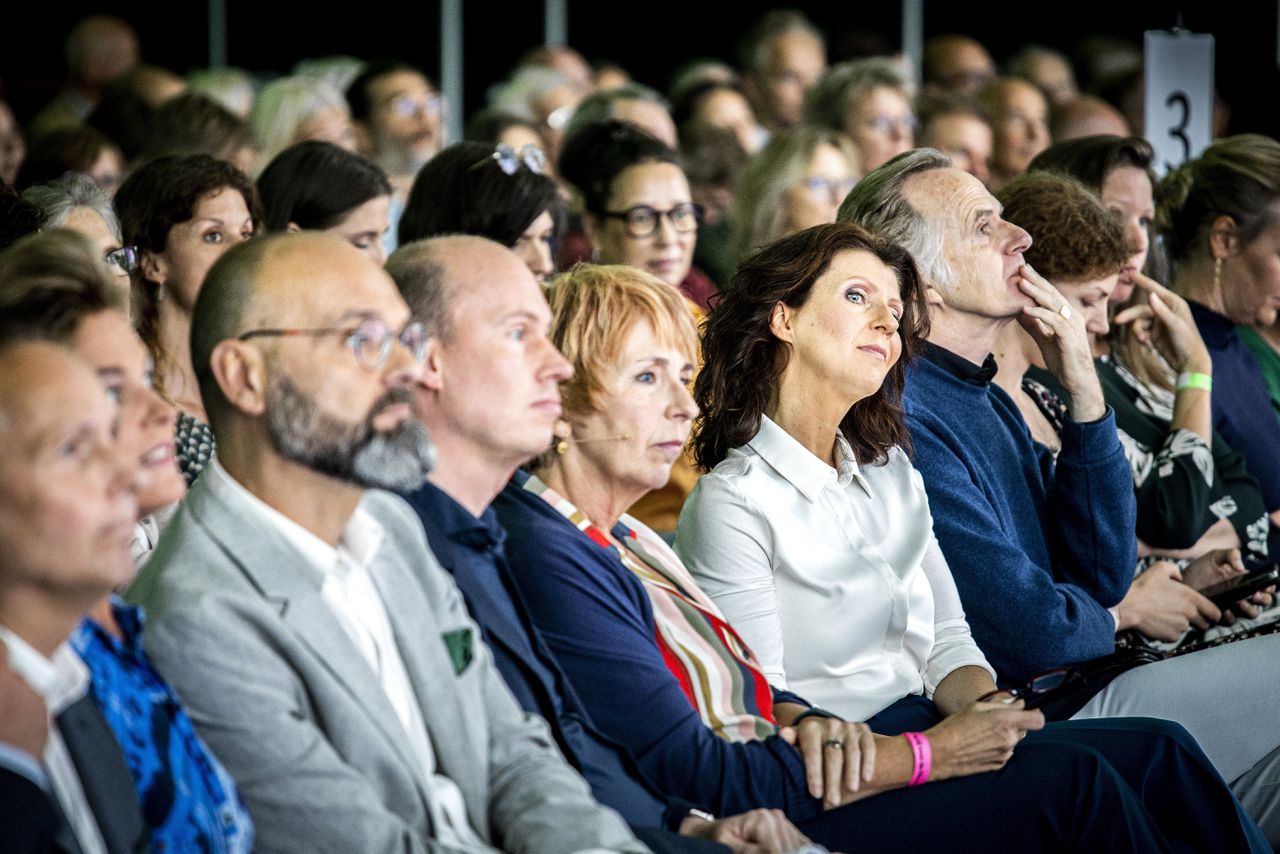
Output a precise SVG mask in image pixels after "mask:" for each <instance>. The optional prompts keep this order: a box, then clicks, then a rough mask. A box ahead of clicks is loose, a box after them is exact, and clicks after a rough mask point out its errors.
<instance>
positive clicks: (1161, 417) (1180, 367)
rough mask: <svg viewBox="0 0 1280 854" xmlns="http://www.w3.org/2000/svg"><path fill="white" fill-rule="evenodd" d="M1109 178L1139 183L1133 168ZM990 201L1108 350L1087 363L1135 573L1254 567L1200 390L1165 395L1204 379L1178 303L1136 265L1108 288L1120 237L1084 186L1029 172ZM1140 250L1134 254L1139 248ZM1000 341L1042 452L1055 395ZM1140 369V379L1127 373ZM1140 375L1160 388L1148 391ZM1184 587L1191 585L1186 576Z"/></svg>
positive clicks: (1236, 491) (1002, 375)
mask: <svg viewBox="0 0 1280 854" xmlns="http://www.w3.org/2000/svg"><path fill="white" fill-rule="evenodd" d="M1092 140H1093V142H1092V143H1091V142H1090V139H1083V140H1072V142H1073V143H1077V144H1079V145H1077V146H1073V148H1075V149H1076V150H1077V151H1084V152H1088V151H1089V150H1090V149H1094V150H1100V152H1102V153H1105V152H1106V151H1107V149H1109V148H1115V149H1117V150H1118V151H1119V152H1121V154H1123V153H1124V152H1125V151H1127V150H1129V151H1132V150H1137V151H1140V150H1141V149H1139V148H1136V147H1135V146H1134V145H1131V144H1129V142H1128V141H1127V140H1123V139H1119V138H1117V139H1115V140H1114V141H1108V140H1107V139H1104V138H1102V137H1094V138H1092ZM1121 144H1123V145H1121ZM1086 145H1087V146H1088V147H1087V148H1086V147H1085V146H1086ZM1143 145H1145V143H1143ZM1069 146H1071V143H1067V144H1065V145H1064V146H1063V148H1064V149H1068V150H1070V149H1069V148H1068V147H1069ZM1055 148H1056V147H1055ZM1050 152H1053V149H1050ZM1099 159H1100V158H1099ZM1067 162H1070V161H1069V160H1068V161H1067ZM1122 162H1123V161H1122ZM1118 168H1119V169H1126V170H1129V171H1130V172H1133V173H1137V175H1138V176H1140V175H1141V173H1140V172H1139V170H1138V169H1137V168H1136V167H1134V166H1121V167H1118ZM1081 171H1083V170H1081ZM1098 171H1101V169H1099V170H1098ZM1111 171H1113V172H1114V171H1116V170H1115V169H1113V170H1111ZM1144 180H1145V178H1144ZM998 195H999V196H1000V199H1001V201H1002V202H1003V203H1004V206H1005V213H1004V215H1005V217H1006V218H1008V219H1009V220H1010V221H1011V222H1016V223H1017V224H1018V225H1020V226H1022V227H1023V228H1025V229H1027V231H1029V232H1030V233H1031V234H1032V235H1033V236H1034V238H1035V243H1033V244H1032V246H1031V248H1030V249H1028V250H1027V252H1026V259H1027V262H1028V263H1029V264H1031V265H1032V266H1034V267H1035V268H1036V269H1037V270H1038V271H1039V272H1040V274H1041V275H1043V276H1045V277H1046V278H1047V279H1049V280H1050V281H1051V282H1053V284H1054V286H1055V287H1056V288H1057V289H1058V291H1060V292H1061V293H1062V295H1063V296H1064V297H1066V300H1067V303H1068V305H1070V307H1071V308H1072V309H1073V310H1074V311H1078V312H1079V313H1080V314H1081V316H1082V317H1084V318H1085V321H1086V323H1085V328H1086V330H1087V331H1088V332H1089V335H1090V337H1091V338H1092V339H1093V340H1094V342H1095V347H1094V353H1095V354H1097V353H1098V352H1099V349H1100V348H1099V347H1098V346H1097V342H1099V341H1108V340H1110V341H1111V342H1112V343H1113V344H1116V343H1117V342H1120V343H1119V346H1113V347H1111V348H1109V352H1106V355H1103V356H1100V357H1099V358H1096V359H1095V360H1094V365H1095V367H1096V369H1097V372H1098V380H1099V381H1100V382H1101V384H1102V391H1103V395H1104V396H1105V398H1106V401H1107V405H1108V406H1110V407H1111V408H1112V410H1114V411H1115V416H1116V429H1117V432H1118V434H1119V436H1120V444H1121V446H1122V447H1123V448H1124V452H1125V456H1126V457H1127V458H1128V460H1129V464H1130V467H1131V469H1132V472H1133V481H1134V492H1135V496H1136V498H1137V501H1138V525H1137V535H1138V539H1139V541H1140V546H1139V553H1140V555H1142V556H1143V561H1144V564H1145V563H1146V562H1149V560H1150V559H1151V557H1153V556H1158V557H1171V558H1178V559H1190V558H1196V557H1199V556H1201V555H1204V554H1208V553H1209V552H1211V551H1213V550H1215V549H1232V548H1241V549H1243V550H1244V551H1245V552H1246V555H1248V556H1251V557H1255V558H1262V557H1265V556H1266V554H1267V551H1268V544H1267V536H1268V520H1267V518H1266V517H1267V513H1266V509H1265V506H1264V503H1263V500H1262V494H1261V492H1260V490H1259V489H1258V484H1257V482H1256V481H1255V480H1254V479H1253V478H1252V477H1250V476H1249V472H1248V470H1247V469H1246V467H1245V464H1244V459H1243V458H1242V457H1241V456H1240V454H1238V453H1237V452H1236V451H1234V450H1233V449H1232V448H1231V447H1230V446H1229V445H1228V444H1227V443H1226V442H1225V441H1224V440H1223V438H1222V437H1221V436H1220V435H1218V434H1217V433H1216V432H1215V431H1214V429H1213V424H1212V418H1211V409H1210V399H1209V393H1208V390H1207V389H1204V388H1195V387H1183V388H1178V389H1175V388H1174V384H1175V380H1176V378H1177V377H1178V375H1179V374H1183V373H1188V372H1190V373H1197V374H1201V375H1203V376H1206V377H1207V376H1212V374H1213V360H1212V359H1211V358H1210V356H1209V352H1208V349H1207V348H1206V346H1205V343H1204V340H1203V339H1202V338H1201V337H1200V334H1199V332H1198V331H1197V330H1196V323H1195V318H1194V317H1193V316H1192V314H1191V308H1190V307H1189V306H1188V304H1187V301H1186V300H1184V299H1183V298H1182V297H1180V296H1178V295H1177V294H1175V293H1173V292H1172V291H1169V290H1168V289H1166V288H1164V287H1161V286H1160V285H1159V284H1158V283H1157V282H1155V281H1154V280H1153V279H1151V278H1149V277H1147V276H1145V275H1143V274H1142V273H1141V272H1139V268H1140V261H1139V260H1138V259H1136V258H1135V257H1133V256H1132V255H1131V257H1130V260H1129V261H1128V262H1126V263H1125V264H1124V266H1123V268H1122V270H1121V272H1120V273H1119V275H1118V279H1117V275H1116V274H1115V266H1116V263H1117V262H1116V259H1117V257H1118V253H1119V251H1121V250H1120V249H1118V248H1117V247H1118V246H1119V244H1120V242H1121V241H1120V238H1121V236H1122V233H1121V232H1120V231H1119V230H1118V226H1117V225H1113V224H1110V223H1107V222H1105V221H1104V214H1106V213H1112V214H1114V211H1115V208H1113V207H1111V206H1110V205H1107V203H1106V202H1105V201H1103V200H1101V199H1098V198H1097V197H1096V196H1095V195H1094V194H1092V193H1089V192H1088V189H1087V185H1082V184H1079V183H1076V182H1074V181H1070V180H1068V179H1066V178H1064V177H1061V176H1059V175H1057V174H1056V173H1053V172H1042V171H1033V172H1029V173H1028V174H1027V175H1025V176H1023V177H1021V178H1018V179H1016V180H1014V181H1013V182H1012V183H1011V184H1008V185H1006V186H1005V188H1003V189H1002V190H1001V191H1000V193H999V194H998ZM1126 231H1127V233H1126V234H1123V237H1124V238H1125V239H1126V241H1127V245H1126V246H1124V247H1123V251H1128V252H1130V253H1132V252H1133V250H1134V249H1135V244H1134V241H1135V239H1141V238H1140V236H1139V235H1141V233H1142V232H1141V230H1140V229H1139V228H1138V227H1137V226H1136V224H1135V223H1134V222H1133V221H1132V220H1130V221H1129V222H1128V223H1127V226H1126ZM1140 248H1141V250H1142V253H1141V254H1144V255H1145V253H1146V244H1145V243H1141V244H1140ZM1135 261H1137V262H1138V266H1135ZM1126 279H1128V281H1129V283H1128V284H1127V285H1126V284H1125V281H1126ZM1122 288H1127V289H1128V290H1132V291H1133V292H1134V293H1133V296H1132V298H1131V299H1129V300H1128V307H1127V308H1124V309H1123V310H1121V311H1120V312H1119V313H1117V314H1116V315H1114V317H1113V318H1111V319H1110V321H1109V320H1108V308H1109V307H1114V306H1115V293H1116V292H1117V291H1118V290H1120V289H1122ZM1139 321H1145V323H1146V324H1148V325H1146V326H1142V324H1141V323H1140V322H1139ZM1139 326H1141V327H1142V328H1138V329H1129V330H1126V331H1125V333H1124V337H1120V336H1118V334H1117V333H1118V332H1119V331H1120V330H1122V329H1124V328H1125V327H1139ZM1006 335H1007V338H1006V343H1008V344H1009V347H1008V348H1006V349H1005V350H1003V351H1002V352H998V353H997V362H998V364H999V366H1000V371H999V373H998V374H997V375H996V381H997V382H998V383H999V384H1000V385H1001V387H1002V388H1004V389H1005V391H1007V392H1008V393H1009V394H1010V395H1011V396H1012V397H1013V398H1014V400H1015V402H1017V403H1018V405H1019V408H1020V409H1021V411H1022V414H1023V417H1024V419H1025V420H1026V421H1027V424H1028V426H1030V428H1031V431H1032V434H1033V435H1035V436H1036V438H1037V439H1039V440H1040V442H1041V443H1042V444H1046V445H1049V446H1050V447H1053V446H1056V444H1057V441H1058V433H1059V432H1060V428H1061V424H1062V420H1061V419H1062V412H1063V409H1064V405H1063V404H1062V403H1061V400H1062V399H1064V395H1063V394H1062V391H1061V386H1060V385H1059V384H1058V382H1057V381H1056V380H1055V379H1054V378H1053V376H1052V375H1051V374H1050V373H1049V372H1048V371H1046V370H1044V369H1043V363H1042V361H1041V358H1040V356H1039V349H1038V348H1036V347H1035V346H1034V345H1032V344H1031V341H1030V338H1028V337H1027V335H1026V333H1025V332H1023V331H1022V330H1021V329H1020V328H1018V327H1016V326H1013V327H1010V329H1009V330H1008V331H1007V333H1006ZM1019 345H1021V346H1019ZM1130 345H1136V346H1130ZM1104 352H1105V349H1104ZM1135 356H1138V357H1141V359H1142V361H1141V362H1139V361H1137V360H1136V359H1135ZM1028 363H1029V364H1030V367H1028ZM1142 364H1145V365H1148V366H1149V368H1150V370H1149V371H1147V372H1144V371H1142V370H1139V369H1138V368H1136V367H1135V365H1142ZM1024 372H1025V373H1024ZM1149 375H1154V376H1155V377H1156V379H1161V378H1163V381H1160V382H1152V381H1148V380H1146V379H1145V377H1146V376H1149ZM1166 375H1167V376H1166ZM1186 580H1188V581H1189V582H1190V583H1191V584H1192V586H1197V583H1196V579H1195V578H1194V575H1193V576H1192V577H1191V578H1188V579H1186ZM1213 580H1216V579H1213Z"/></svg>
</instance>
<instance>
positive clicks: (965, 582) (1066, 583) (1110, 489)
mask: <svg viewBox="0 0 1280 854" xmlns="http://www.w3.org/2000/svg"><path fill="white" fill-rule="evenodd" d="M957 359H959V357H958V356H955V354H950V353H947V352H946V351H940V350H939V349H937V348H931V349H930V351H929V352H928V353H926V355H925V356H924V357H923V358H920V359H918V360H916V362H915V363H914V364H912V365H911V367H910V368H909V369H908V372H907V385H906V392H905V395H904V404H905V408H906V411H907V426H908V428H909V429H910V431H911V441H912V445H913V446H914V462H915V465H916V468H917V469H919V470H920V473H921V475H922V476H923V478H924V483H925V489H926V491H927V492H928V495H929V507H930V510H931V511H932V513H933V524H934V532H935V534H936V535H937V538H938V543H939V544H940V545H941V547H942V551H943V554H944V555H945V556H946V558H947V562H948V563H949V564H950V566H951V572H952V574H953V575H954V576H955V580H956V586H957V587H958V588H959V590H960V598H961V601H962V602H963V604H964V609H965V613H966V615H967V616H968V619H969V625H970V627H971V628H972V630H973V637H974V639H975V640H976V641H977V642H978V646H980V647H981V648H982V651H983V652H984V653H985V654H986V656H987V659H988V660H989V661H990V662H991V664H992V665H993V666H994V667H995V668H996V670H997V671H999V673H1000V675H1001V679H1002V681H1005V682H1016V681H1022V680H1025V679H1026V678H1027V677H1029V676H1031V675H1033V674H1035V673H1038V672H1039V671H1041V670H1046V669H1048V668H1051V667H1058V666H1062V665H1065V664H1070V663H1074V662H1077V661H1084V660H1087V659H1090V658H1096V657H1098V656H1101V655H1106V654H1107V653H1109V652H1111V651H1112V650H1113V649H1114V647H1115V621H1114V620H1113V619H1112V617H1111V614H1110V613H1108V611H1107V608H1109V607H1111V606H1113V605H1115V604H1116V603H1118V602H1119V601H1120V600H1121V599H1122V598H1124V595H1125V593H1126V592H1127V591H1128V589H1129V585H1130V583H1131V582H1132V580H1133V567H1134V563H1135V561H1136V557H1137V555H1136V549H1137V545H1136V538H1135V535H1134V530H1135V528H1134V526H1135V518H1136V508H1135V504H1134V497H1133V478H1132V475H1131V474H1130V472H1129V463H1128V461H1127V460H1126V459H1125V456H1124V451H1123V449H1122V448H1121V446H1120V442H1119V440H1118V439H1117V437H1116V427H1115V416H1114V414H1113V413H1112V412H1111V410H1110V409H1108V410H1107V414H1106V415H1105V416H1104V417H1103V418H1101V419H1099V420H1098V421H1095V422H1092V423H1088V424H1080V423H1076V422H1074V421H1071V420H1069V419H1068V420H1067V421H1066V422H1065V424H1064V425H1063V430H1062V450H1061V451H1060V452H1059V454H1058V458H1057V461H1056V463H1055V461H1054V459H1053V457H1052V455H1051V454H1050V453H1049V451H1048V449H1047V448H1045V447H1044V446H1043V445H1040V444H1038V443H1036V442H1035V441H1034V440H1032V438H1031V434H1030V432H1029V431H1028V429H1027V426H1026V423H1025V422H1024V421H1023V420H1022V416H1021V414H1020V413H1019V412H1018V409H1017V407H1016V405H1015V404H1014V402H1013V400H1012V399H1011V398H1010V397H1009V396H1008V395H1007V394H1005V392H1004V391H1003V390H1002V389H1000V388H999V387H998V386H996V385H995V384H993V383H991V382H989V380H988V379H987V378H986V377H984V376H982V375H980V374H979V375H977V376H969V377H962V376H960V375H959V374H958V373H957V372H956V370H955V369H954V363H955V360H957ZM975 373H977V372H976V370H975Z"/></svg>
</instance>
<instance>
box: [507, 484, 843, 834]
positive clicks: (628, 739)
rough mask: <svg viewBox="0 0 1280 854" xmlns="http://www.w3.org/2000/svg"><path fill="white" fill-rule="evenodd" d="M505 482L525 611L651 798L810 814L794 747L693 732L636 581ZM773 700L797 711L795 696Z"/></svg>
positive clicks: (694, 718) (723, 809) (695, 725)
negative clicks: (657, 794)
mask: <svg viewBox="0 0 1280 854" xmlns="http://www.w3.org/2000/svg"><path fill="white" fill-rule="evenodd" d="M524 478H525V475H524V474H523V473H521V472H517V473H516V478H515V480H513V481H512V482H511V483H509V484H507V488H506V489H505V490H503V492H502V493H501V494H500V495H499V496H498V498H497V499H496V500H495V501H494V503H493V509H494V510H495V511H497V514H498V521H499V522H500V523H501V524H502V527H503V528H504V529H506V532H507V557H508V560H509V561H510V563H511V569H512V573H513V577H514V579H515V582H516V584H517V586H518V587H519V588H520V591H521V593H522V594H523V597H524V599H525V601H526V602H527V603H528V606H529V613H530V616H531V617H532V618H533V622H534V625H535V626H537V628H538V630H539V633H540V634H541V635H542V638H543V639H544V640H545V641H546V644H547V646H548V647H549V648H550V650H551V652H552V654H553V655H554V656H555V657H556V661H558V662H559V664H560V666H561V667H562V668H564V672H565V673H566V674H567V675H568V677H569V680H570V681H571V682H572V683H573V687H574V689H575V690H576V691H577V693H578V696H579V697H580V698H581V699H582V702H583V704H584V705H585V706H586V709H587V711H588V712H589V713H590V715H591V718H592V720H594V721H595V722H596V724H597V725H598V726H599V727H600V729H601V730H602V731H603V732H604V733H605V734H606V735H607V736H609V737H610V738H613V739H615V740H617V741H618V742H621V743H622V744H624V745H626V747H627V748H628V750H629V751H630V753H631V755H632V756H634V757H635V758H636V761H637V762H638V763H639V764H640V767H641V769H642V770H643V771H644V772H645V774H646V775H647V776H648V778H649V779H651V780H653V782H654V783H655V784H656V785H657V786H658V787H659V788H660V789H662V791H664V792H666V793H668V794H669V795H673V796H675V797H679V798H682V799H685V800H688V801H691V802H693V803H698V804H705V805H706V807H705V808H707V809H710V810H711V811H712V812H714V813H716V814H717V815H732V814H735V813H740V812H745V811H747V810H750V809H755V808H757V807H773V808H776V809H781V810H783V811H784V812H786V813H787V816H788V817H789V818H791V820H792V821H803V820H805V819H809V818H813V817H815V816H817V815H819V814H820V813H821V812H822V802H821V801H820V800H818V799H816V798H813V797H811V796H810V795H809V793H808V790H807V787H806V785H805V777H804V762H803V760H802V759H801V758H800V754H799V752H798V751H797V750H796V749H795V748H793V747H792V746H791V745H789V744H787V743H786V742H785V741H783V740H782V739H781V738H779V737H777V736H771V737H769V738H767V739H765V740H764V741H752V742H746V743H732V744H731V743H729V742H727V741H725V740H724V739H722V738H720V737H719V736H718V735H716V734H715V733H713V732H712V731H711V730H710V729H708V728H707V727H706V726H704V725H703V723H702V720H701V719H700V718H699V717H698V714H697V712H696V711H695V710H694V708H693V707H692V706H691V705H690V704H689V699H688V697H686V696H685V694H684V692H683V691H682V690H681V688H680V685H679V683H678V682H677V681H676V679H675V677H674V676H672V675H671V671H670V670H668V669H667V665H666V663H665V662H664V661H663V658H662V653H661V651H659V649H658V645H657V643H656V642H655V640H654V618H653V609H652V606H651V605H650V602H649V596H648V594H647V593H646V592H645V590H644V587H643V585H642V584H641V583H640V580H639V579H638V578H636V577H635V575H633V574H632V573H631V571H630V570H628V569H627V568H626V567H625V566H623V564H622V561H621V560H620V559H619V558H618V557H617V554H616V553H615V552H611V551H609V550H606V549H602V548H600V547H599V546H598V545H596V544H595V543H594V542H592V541H591V540H590V539H588V538H587V537H586V535H584V534H583V533H581V532H580V531H578V530H577V529H576V528H575V527H574V526H573V525H572V524H571V523H570V522H569V521H568V520H567V519H565V518H564V517H562V516H561V515H560V514H559V513H557V512H556V510H555V509H554V508H553V507H551V506H549V505H548V504H547V503H546V502H545V501H543V500H542V499H541V498H539V497H538V496H536V495H534V494H533V493H530V492H527V491H526V490H524V489H523V488H522V486H521V484H522V483H523V480H524ZM774 699H775V701H787V702H795V703H800V704H803V705H807V703H804V701H803V700H801V699H800V698H798V697H796V696H795V695H794V694H790V693H785V692H781V691H775V692H774Z"/></svg>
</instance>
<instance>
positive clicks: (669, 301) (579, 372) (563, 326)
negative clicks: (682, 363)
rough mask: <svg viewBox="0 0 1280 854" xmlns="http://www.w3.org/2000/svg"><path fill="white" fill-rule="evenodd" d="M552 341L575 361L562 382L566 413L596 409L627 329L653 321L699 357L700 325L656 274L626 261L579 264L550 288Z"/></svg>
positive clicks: (662, 337) (664, 336)
mask: <svg viewBox="0 0 1280 854" xmlns="http://www.w3.org/2000/svg"><path fill="white" fill-rule="evenodd" d="M547 301H548V302H549V303H550V304H551V315H552V321H551V341H552V343H553V344H555V346H556V348H557V349H559V350H560V352H561V353H563V354H564V357H565V358H566V359H568V360H569V362H570V363H571V364H572V365H573V378H572V379H570V380H567V381H565V382H564V383H563V384H561V386H560V398H561V401H562V402H563V405H564V410H565V413H566V415H568V416H572V415H578V414H584V413H587V412H592V411H594V410H595V409H596V402H597V401H598V399H599V395H601V394H602V393H603V392H604V390H605V385H604V380H603V377H604V376H605V374H606V373H607V371H608V369H609V367H610V366H611V365H613V364H614V363H615V362H616V361H617V360H618V359H619V358H620V357H621V355H622V346H623V344H624V343H625V342H626V339H627V333H628V332H630V331H631V329H632V328H633V327H634V326H635V325H636V324H637V323H642V322H644V323H648V324H649V325H650V326H651V327H652V328H653V332H654V335H655V337H656V338H657V339H658V340H659V341H661V342H663V343H665V344H668V345H672V346H674V347H675V348H676V349H678V350H680V351H681V352H682V353H683V354H684V355H686V356H688V358H689V361H690V362H696V361H697V354H698V329H697V326H696V325H695V324H694V320H693V312H692V310H691V308H690V305H689V303H688V301H687V300H686V299H685V297H684V296H683V295H682V294H681V293H680V292H679V291H678V290H676V289H675V288H673V287H671V286H670V285H668V284H667V283H666V282H664V281H662V280H661V279H659V278H658V277H657V276H654V275H651V274H649V273H646V272H644V271H642V270H637V269H636V268H634V267H628V266H625V265H622V264H578V265H577V266H575V267H574V268H573V269H571V270H570V271H569V272H567V273H564V274H562V275H560V276H559V277H558V278H556V280H555V281H554V282H553V283H552V284H551V287H550V289H549V290H548V292H547Z"/></svg>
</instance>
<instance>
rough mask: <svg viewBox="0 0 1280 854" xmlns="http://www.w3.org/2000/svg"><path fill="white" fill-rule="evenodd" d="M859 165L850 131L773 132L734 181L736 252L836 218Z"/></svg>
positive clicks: (745, 253) (806, 129) (742, 254)
mask: <svg viewBox="0 0 1280 854" xmlns="http://www.w3.org/2000/svg"><path fill="white" fill-rule="evenodd" d="M859 175H861V171H860V170H859V168H858V150H857V149H856V148H854V146H853V143H852V142H850V141H849V137H847V136H846V135H845V134H843V133H840V132H839V131H833V130H827V129H825V128H814V127H803V126H802V127H798V128H793V129H791V130H785V131H780V132H779V133H775V134H774V135H773V136H772V137H771V138H770V139H769V144H768V145H766V146H765V147H764V149H763V150H762V151H761V152H760V153H759V154H757V155H756V156H755V157H753V158H751V161H750V162H749V163H748V164H747V167H746V169H744V170H743V171H742V178H741V179H740V181H739V185H738V198H737V202H736V204H735V211H734V221H735V223H736V225H737V228H738V238H737V247H738V257H739V258H745V257H746V256H748V255H750V254H751V253H752V252H754V251H756V250H757V249H759V248H760V247H761V246H764V245H766V244H769V243H772V242H773V241H775V240H777V239H779V238H782V237H786V236H787V235H788V234H795V233H796V232H797V231H800V230H801V229H805V228H809V227H810V226H813V225H821V224H823V223H826V222H835V221H836V211H837V210H839V208H840V203H841V202H842V201H844V197H845V196H847V195H848V194H849V191H850V190H852V189H853V185H854V184H855V183H856V182H857V180H858V177H859Z"/></svg>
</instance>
